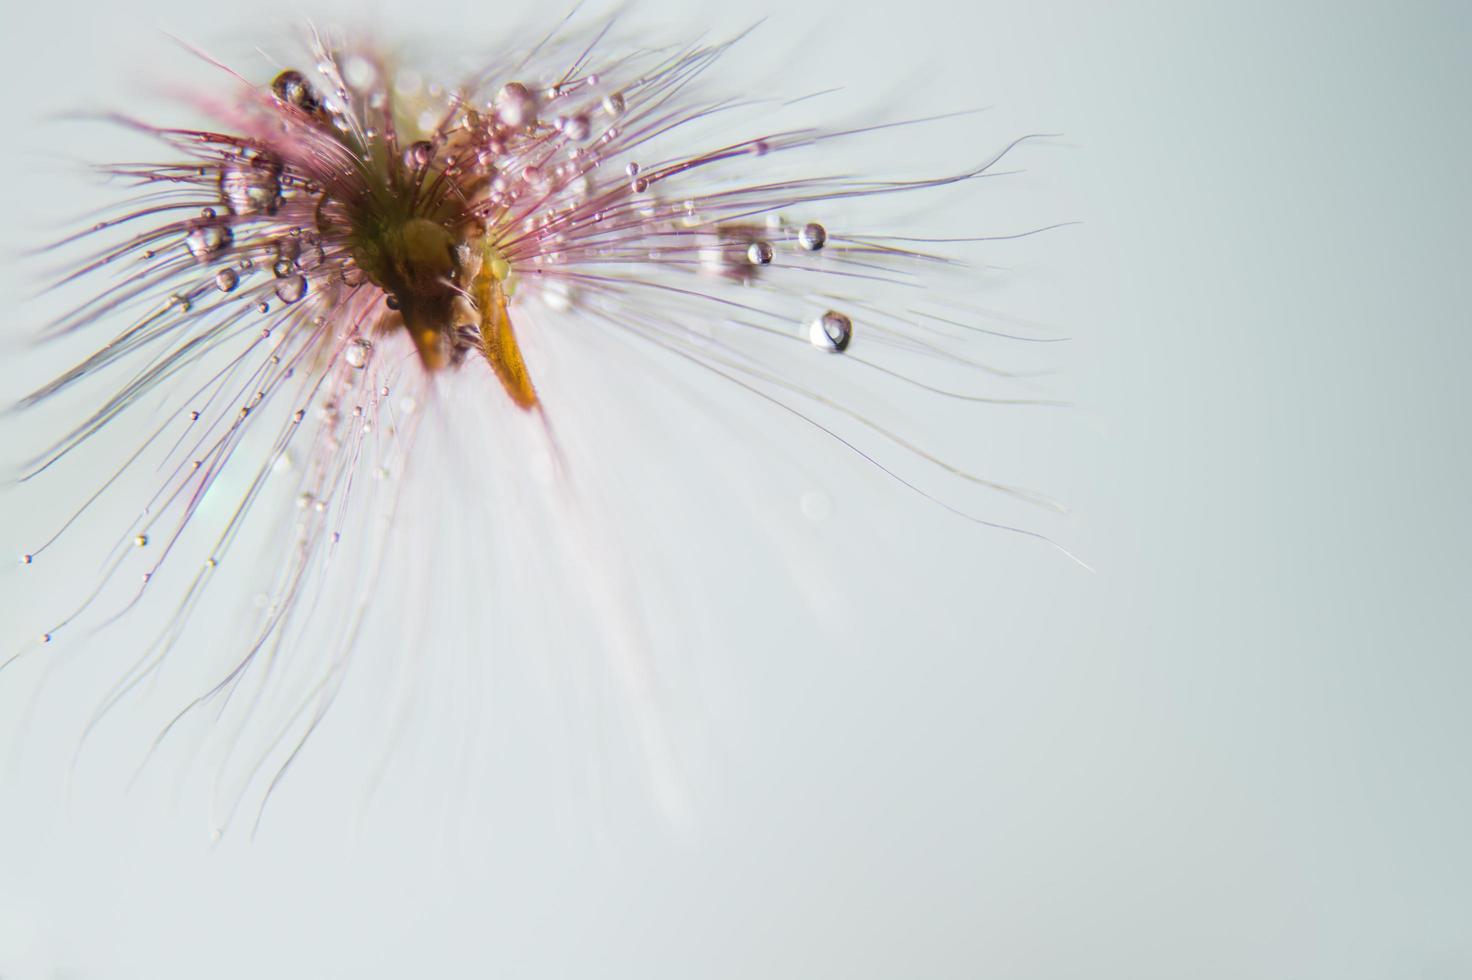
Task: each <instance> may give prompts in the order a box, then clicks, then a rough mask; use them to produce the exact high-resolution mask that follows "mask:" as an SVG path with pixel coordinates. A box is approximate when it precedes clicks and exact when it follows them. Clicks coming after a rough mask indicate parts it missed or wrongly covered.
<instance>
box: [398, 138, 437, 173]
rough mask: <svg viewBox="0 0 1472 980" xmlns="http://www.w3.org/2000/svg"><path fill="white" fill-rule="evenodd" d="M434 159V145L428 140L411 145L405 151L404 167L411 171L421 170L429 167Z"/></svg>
mask: <svg viewBox="0 0 1472 980" xmlns="http://www.w3.org/2000/svg"><path fill="white" fill-rule="evenodd" d="M433 159H434V144H432V143H430V142H429V141H428V140H420V141H419V142H417V143H410V144H409V148H408V149H407V150H405V151H404V166H406V167H408V168H409V169H410V170H421V169H423V168H424V167H427V166H429V161H431V160H433Z"/></svg>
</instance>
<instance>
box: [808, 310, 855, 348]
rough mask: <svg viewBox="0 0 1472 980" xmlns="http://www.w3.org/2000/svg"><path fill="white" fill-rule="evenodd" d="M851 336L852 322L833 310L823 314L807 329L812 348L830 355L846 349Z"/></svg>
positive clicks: (852, 332) (852, 333) (852, 330)
mask: <svg viewBox="0 0 1472 980" xmlns="http://www.w3.org/2000/svg"><path fill="white" fill-rule="evenodd" d="M853 335H854V324H853V321H852V320H850V319H849V318H848V317H846V316H844V315H843V314H842V313H839V312H837V311H835V310H829V311H828V312H827V313H824V314H823V315H822V316H820V317H818V318H817V319H815V320H814V321H813V322H812V324H811V326H809V327H808V340H810V341H811V342H812V344H813V346H814V347H816V348H818V349H819V350H825V351H828V352H829V353H830V354H837V353H839V352H840V351H843V350H845V349H847V348H848V342H849V340H851V339H852V338H853Z"/></svg>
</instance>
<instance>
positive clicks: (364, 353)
mask: <svg viewBox="0 0 1472 980" xmlns="http://www.w3.org/2000/svg"><path fill="white" fill-rule="evenodd" d="M372 356H373V344H371V343H370V342H368V341H366V340H364V339H363V338H361V337H359V338H358V339H356V340H354V341H353V342H352V343H350V344H348V348H347V350H346V351H344V352H343V355H342V359H343V360H344V361H347V362H348V367H352V368H363V367H367V366H368V359H369V358H370V357H372Z"/></svg>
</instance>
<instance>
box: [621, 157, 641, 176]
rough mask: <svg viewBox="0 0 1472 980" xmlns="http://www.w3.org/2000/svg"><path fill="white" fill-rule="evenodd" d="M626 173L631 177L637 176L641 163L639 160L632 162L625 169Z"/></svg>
mask: <svg viewBox="0 0 1472 980" xmlns="http://www.w3.org/2000/svg"><path fill="white" fill-rule="evenodd" d="M624 173H626V174H628V175H629V176H630V177H634V176H637V175H638V173H639V162H638V161H637V160H630V161H629V162H628V165H627V166H625V167H624Z"/></svg>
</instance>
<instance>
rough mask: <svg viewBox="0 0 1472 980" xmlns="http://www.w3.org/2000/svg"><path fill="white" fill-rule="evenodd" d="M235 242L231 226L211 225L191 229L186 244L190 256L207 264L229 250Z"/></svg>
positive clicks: (186, 237)
mask: <svg viewBox="0 0 1472 980" xmlns="http://www.w3.org/2000/svg"><path fill="white" fill-rule="evenodd" d="M234 240H235V235H234V234H233V233H232V232H231V231H230V228H229V226H227V225H220V224H213V223H211V224H206V225H199V226H197V227H195V228H192V229H190V231H189V234H188V235H187V236H185V238H184V244H185V246H186V247H187V248H188V249H189V254H190V255H193V256H194V257H195V258H196V259H198V260H199V261H201V262H205V261H208V260H209V259H211V258H213V257H214V256H216V255H219V254H220V253H221V252H223V251H225V249H227V248H229V247H230V243H231V242H233V241H234Z"/></svg>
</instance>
